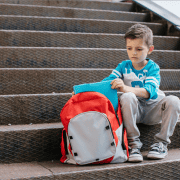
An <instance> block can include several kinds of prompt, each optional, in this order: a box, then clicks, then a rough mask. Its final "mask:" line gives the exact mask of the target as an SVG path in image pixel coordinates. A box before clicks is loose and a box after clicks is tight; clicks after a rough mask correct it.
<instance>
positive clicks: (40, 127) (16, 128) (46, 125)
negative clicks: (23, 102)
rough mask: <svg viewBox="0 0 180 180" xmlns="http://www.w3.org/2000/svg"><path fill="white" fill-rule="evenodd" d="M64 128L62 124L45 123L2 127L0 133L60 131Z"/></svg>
mask: <svg viewBox="0 0 180 180" xmlns="http://www.w3.org/2000/svg"><path fill="white" fill-rule="evenodd" d="M59 128H63V125H62V123H61V122H59V123H44V124H26V125H24V124H22V125H8V126H7V125H6V126H4V125H1V126H0V132H9V131H31V130H43V129H59Z"/></svg>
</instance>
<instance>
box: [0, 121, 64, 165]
mask: <svg viewBox="0 0 180 180" xmlns="http://www.w3.org/2000/svg"><path fill="white" fill-rule="evenodd" d="M62 127H63V126H62V124H61V123H51V124H36V125H35V124H34V125H16V126H13V125H12V126H0V139H1V141H0V163H13V162H27V161H45V160H53V159H59V158H60V142H61V130H62Z"/></svg>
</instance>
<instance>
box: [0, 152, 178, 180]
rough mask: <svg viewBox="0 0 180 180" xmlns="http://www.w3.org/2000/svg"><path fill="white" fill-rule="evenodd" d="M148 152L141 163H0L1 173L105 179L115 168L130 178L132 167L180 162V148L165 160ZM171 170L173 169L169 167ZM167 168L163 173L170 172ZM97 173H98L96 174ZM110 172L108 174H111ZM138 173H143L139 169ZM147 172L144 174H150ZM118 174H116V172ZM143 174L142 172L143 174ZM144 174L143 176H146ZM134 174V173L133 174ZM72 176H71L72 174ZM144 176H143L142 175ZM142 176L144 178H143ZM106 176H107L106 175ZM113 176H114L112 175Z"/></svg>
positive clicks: (5, 177)
mask: <svg viewBox="0 0 180 180" xmlns="http://www.w3.org/2000/svg"><path fill="white" fill-rule="evenodd" d="M146 154H147V151H146V152H143V155H144V161H143V162H141V163H130V162H126V163H122V164H104V165H88V166H77V165H67V164H62V163H60V162H59V161H58V160H56V161H44V162H24V163H13V164H0V174H1V178H2V179H3V180H8V179H20V178H26V179H30V178H32V177H33V178H38V179H39V178H42V179H53V178H55V177H56V178H61V177H64V176H65V175H69V176H70V175H72V176H74V178H75V177H76V175H78V174H80V175H84V176H80V177H79V179H85V177H87V176H89V177H92V176H91V173H93V174H94V176H96V177H97V178H98V177H99V178H100V177H101V178H102V179H103V177H104V176H106V175H107V174H106V175H105V173H107V172H109V173H110V172H111V171H113V170H117V171H119V172H120V173H124V174H125V176H126V177H127V178H128V177H129V176H131V174H126V173H125V172H126V170H127V169H132V168H136V169H138V168H141V169H142V168H143V167H144V168H146V167H147V166H149V167H150V168H151V166H156V165H157V166H158V167H159V168H158V170H159V169H160V166H161V165H162V164H164V165H166V164H167V165H166V166H168V164H171V163H179V162H180V150H179V149H171V150H169V153H168V156H167V157H166V158H165V159H163V160H147V159H146V157H145V156H146ZM169 171H171V170H170V169H169ZM169 171H168V170H167V171H166V172H165V171H163V173H165V174H167V175H168V173H169ZM96 173H97V174H96ZM109 173H108V174H109ZM138 173H142V172H141V171H138ZM148 173H149V172H146V173H145V174H144V175H146V174H148ZM114 175H115V176H116V174H114ZM141 175H142V174H141ZM144 175H143V177H145V176H144ZM133 176H134V174H133ZM70 177H71V176H70ZM70 177H69V178H70ZM141 177H142V176H141ZM143 177H142V178H143ZM104 178H105V177H104ZM111 178H113V177H111Z"/></svg>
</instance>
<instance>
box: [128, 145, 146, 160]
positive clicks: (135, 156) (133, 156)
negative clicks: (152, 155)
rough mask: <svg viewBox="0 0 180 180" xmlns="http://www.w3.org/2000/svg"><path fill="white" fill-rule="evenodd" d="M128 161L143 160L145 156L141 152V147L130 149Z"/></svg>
mask: <svg viewBox="0 0 180 180" xmlns="http://www.w3.org/2000/svg"><path fill="white" fill-rule="evenodd" d="M128 161H129V162H142V161H143V156H142V154H141V152H140V149H137V148H133V149H130V152H129V159H128Z"/></svg>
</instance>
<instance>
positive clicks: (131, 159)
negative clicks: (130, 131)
mask: <svg viewBox="0 0 180 180" xmlns="http://www.w3.org/2000/svg"><path fill="white" fill-rule="evenodd" d="M128 161H129V162H142V161H143V157H142V156H133V157H129V159H128Z"/></svg>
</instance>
